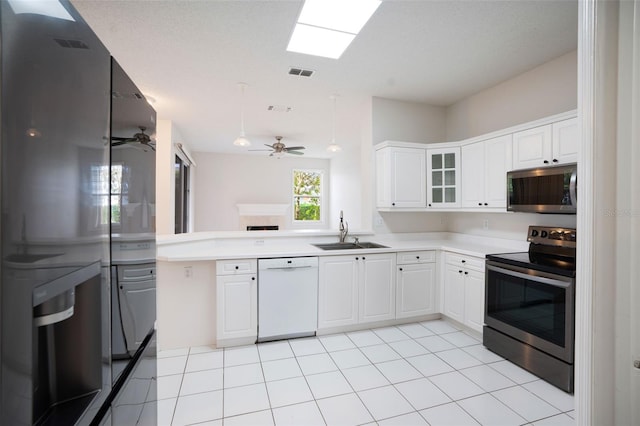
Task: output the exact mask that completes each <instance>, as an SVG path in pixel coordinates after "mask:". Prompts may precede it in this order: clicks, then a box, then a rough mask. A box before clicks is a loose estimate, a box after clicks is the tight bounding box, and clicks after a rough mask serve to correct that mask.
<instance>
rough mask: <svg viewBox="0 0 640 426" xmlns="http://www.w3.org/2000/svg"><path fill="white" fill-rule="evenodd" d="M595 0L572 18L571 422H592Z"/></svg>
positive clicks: (581, 6)
mask: <svg viewBox="0 0 640 426" xmlns="http://www.w3.org/2000/svg"><path fill="white" fill-rule="evenodd" d="M595 1H596V0H584V1H581V2H579V23H578V131H579V135H580V136H579V141H580V146H579V149H578V163H579V164H580V167H579V168H578V182H580V185H579V186H578V199H579V200H580V208H579V209H578V213H577V220H576V228H577V229H578V233H579V235H580V237H579V238H578V241H577V248H576V251H577V259H578V263H577V270H576V321H575V323H576V330H575V332H576V337H575V412H576V424H577V425H589V424H592V419H593V411H592V410H593V407H594V405H595V404H592V400H593V397H594V393H593V378H594V375H593V368H592V364H593V352H594V348H593V332H594V326H593V291H594V288H593V277H594V271H593V268H592V265H594V261H595V259H594V248H593V244H594V239H595V238H594V234H595V221H594V212H595V209H596V206H595V197H593V196H591V194H593V191H594V189H595V185H594V182H593V175H594V173H593V163H594V154H595V149H594V133H593V126H594V110H595V103H594V95H595V84H596V82H595V76H594V74H595Z"/></svg>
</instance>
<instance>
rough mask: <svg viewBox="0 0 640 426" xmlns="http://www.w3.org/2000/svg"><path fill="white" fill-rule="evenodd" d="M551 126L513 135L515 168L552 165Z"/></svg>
mask: <svg viewBox="0 0 640 426" xmlns="http://www.w3.org/2000/svg"><path fill="white" fill-rule="evenodd" d="M551 157H552V152H551V125H547V126H540V127H535V128H533V129H528V130H524V131H522V132H517V133H514V134H513V168H514V169H527V168H531V167H543V166H545V165H548V164H551Z"/></svg>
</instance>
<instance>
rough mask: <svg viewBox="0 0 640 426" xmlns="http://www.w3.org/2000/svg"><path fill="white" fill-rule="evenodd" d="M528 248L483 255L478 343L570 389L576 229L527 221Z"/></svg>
mask: <svg viewBox="0 0 640 426" xmlns="http://www.w3.org/2000/svg"><path fill="white" fill-rule="evenodd" d="M527 241H529V242H530V244H529V251H528V252H524V253H504V254H494V255H487V261H486V281H485V286H486V292H485V294H486V296H485V298H486V303H485V324H486V326H485V327H484V330H483V343H484V345H485V346H486V347H487V348H488V349H490V350H491V351H493V352H495V353H497V354H499V355H501V356H502V357H504V358H506V359H508V360H510V361H511V362H513V363H515V364H518V365H520V366H521V367H523V368H525V369H526V370H528V371H530V372H532V373H533V374H536V375H537V376H539V377H541V378H543V379H544V380H546V381H548V382H549V383H551V384H553V385H555V386H557V387H559V388H561V389H563V390H565V391H567V392H573V381H574V369H573V361H574V332H575V275H576V230H575V229H568V228H551V227H541V226H530V227H529V232H528V237H527Z"/></svg>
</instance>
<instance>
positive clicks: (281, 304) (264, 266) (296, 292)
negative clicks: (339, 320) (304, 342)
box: [258, 257, 318, 342]
mask: <svg viewBox="0 0 640 426" xmlns="http://www.w3.org/2000/svg"><path fill="white" fill-rule="evenodd" d="M317 327H318V258H317V257H291V258H277V259H258V341H259V342H264V341H269V340H279V339H288V338H292V337H303V336H313V335H315V333H316V329H317Z"/></svg>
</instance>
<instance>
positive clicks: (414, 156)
mask: <svg viewBox="0 0 640 426" xmlns="http://www.w3.org/2000/svg"><path fill="white" fill-rule="evenodd" d="M426 194H427V193H426V166H425V150H424V149H421V148H400V147H386V148H382V149H379V150H377V151H376V206H377V207H382V208H385V207H387V208H388V207H393V208H418V207H426V205H427V195H426Z"/></svg>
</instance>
